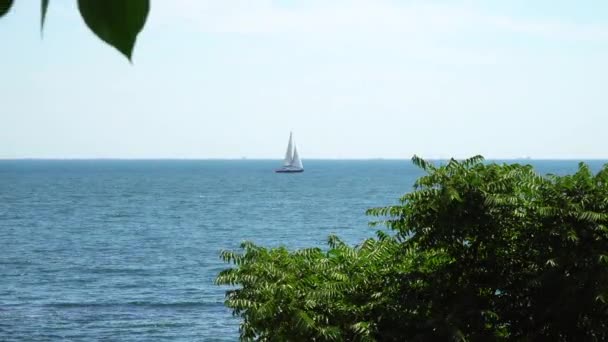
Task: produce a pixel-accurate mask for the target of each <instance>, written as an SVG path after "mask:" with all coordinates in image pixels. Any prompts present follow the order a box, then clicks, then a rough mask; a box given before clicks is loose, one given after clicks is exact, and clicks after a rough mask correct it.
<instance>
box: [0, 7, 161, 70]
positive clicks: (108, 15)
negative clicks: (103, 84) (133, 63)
mask: <svg viewBox="0 0 608 342" xmlns="http://www.w3.org/2000/svg"><path fill="white" fill-rule="evenodd" d="M12 4H13V1H12V0H0V17H2V16H3V15H5V14H6V13H7V12H8V11H9V9H10V7H11V5H12ZM48 6H49V0H41V1H40V31H41V32H42V30H43V28H44V23H45V21H46V13H47V9H48ZM78 10H79V11H80V15H81V16H82V19H84V22H85V23H86V25H87V26H88V27H89V28H90V29H91V31H93V33H95V35H97V37H99V38H100V39H101V40H103V41H104V42H106V43H108V44H110V45H111V46H113V47H115V48H116V49H117V50H118V51H120V52H121V53H122V54H123V55H125V57H127V58H128V59H129V60H131V56H132V54H133V47H134V46H135V42H136V40H137V35H138V34H139V32H141V30H142V29H143V27H144V24H145V23H146V19H147V17H148V12H149V11H150V1H149V0H78Z"/></svg>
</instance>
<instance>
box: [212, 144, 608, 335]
mask: <svg viewBox="0 0 608 342" xmlns="http://www.w3.org/2000/svg"><path fill="white" fill-rule="evenodd" d="M413 162H414V163H415V164H416V165H418V166H419V167H421V168H422V169H424V170H425V171H426V172H427V173H426V175H425V176H423V177H421V178H420V179H418V180H417V181H416V183H415V189H414V191H413V192H410V193H408V194H406V195H405V196H403V197H402V199H401V204H400V205H396V206H391V207H386V208H376V209H370V210H369V211H368V214H369V215H372V216H375V217H378V219H379V220H380V221H377V222H375V224H385V225H387V227H388V228H390V229H391V231H393V232H394V233H393V234H387V233H384V232H382V231H380V232H378V236H377V238H375V239H368V240H366V241H364V242H363V243H362V244H360V245H358V246H354V247H350V246H347V245H346V244H344V243H343V242H342V241H341V240H340V239H338V238H337V237H335V236H332V237H330V239H329V246H328V249H327V250H326V251H324V250H321V249H318V248H312V249H303V250H297V251H288V250H286V249H285V248H271V249H267V248H263V247H260V246H255V245H253V244H251V243H245V244H243V245H242V248H243V252H242V253H234V252H223V253H222V257H223V259H224V260H225V261H226V262H229V263H232V264H233V265H234V267H232V268H230V269H227V270H224V271H222V272H221V273H220V275H219V276H218V277H217V283H218V284H221V285H230V286H232V287H233V288H232V289H231V290H229V291H228V292H227V297H226V305H227V306H228V307H230V308H231V309H232V310H233V312H234V314H235V315H238V316H240V317H242V318H243V321H242V325H241V337H242V339H243V340H260V341H283V340H290V341H308V340H311V341H312V340H314V341H351V340H357V341H358V340H361V341H364V340H370V341H371V340H378V341H404V340H414V341H427V340H461V341H464V340H471V341H497V340H534V341H535V340H548V341H578V340H580V341H603V340H608V304H607V302H608V168H607V167H604V168H603V169H602V170H601V171H600V172H599V173H597V174H595V175H594V174H592V173H591V172H590V170H589V168H588V167H587V166H586V165H584V164H580V166H579V170H578V171H577V172H576V173H574V174H572V175H567V176H555V175H548V176H546V177H542V176H540V175H538V174H536V173H535V172H534V170H533V168H532V167H531V166H526V165H518V164H513V165H508V164H503V165H497V164H485V163H483V158H481V157H479V156H478V157H474V158H471V159H467V160H464V161H456V160H450V161H449V162H447V163H446V164H445V165H441V166H436V165H433V164H431V163H429V162H427V161H424V160H422V159H420V158H417V157H414V158H413Z"/></svg>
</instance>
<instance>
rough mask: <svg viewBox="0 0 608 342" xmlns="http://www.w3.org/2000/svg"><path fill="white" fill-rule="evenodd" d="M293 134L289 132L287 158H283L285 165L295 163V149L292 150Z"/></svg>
mask: <svg viewBox="0 0 608 342" xmlns="http://www.w3.org/2000/svg"><path fill="white" fill-rule="evenodd" d="M292 145H293V142H292V134H291V132H289V143H288V144H287V151H286V152H285V159H283V166H290V165H291V164H292V163H293V154H292V153H293V151H292Z"/></svg>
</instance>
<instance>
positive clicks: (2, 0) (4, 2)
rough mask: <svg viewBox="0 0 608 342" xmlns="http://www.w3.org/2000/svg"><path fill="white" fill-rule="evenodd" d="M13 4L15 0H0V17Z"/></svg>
mask: <svg viewBox="0 0 608 342" xmlns="http://www.w3.org/2000/svg"><path fill="white" fill-rule="evenodd" d="M11 6H13V0H0V17H2V16H3V15H5V14H6V13H8V11H9V10H10V9H11Z"/></svg>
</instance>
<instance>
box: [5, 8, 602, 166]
mask: <svg viewBox="0 0 608 342" xmlns="http://www.w3.org/2000/svg"><path fill="white" fill-rule="evenodd" d="M151 4H152V8H151V12H150V16H149V17H148V22H147V24H146V26H145V28H144V30H143V32H142V33H141V34H140V36H139V39H138V43H137V45H136V47H135V53H134V63H133V65H131V64H130V63H129V62H128V61H127V60H126V59H125V58H124V57H123V56H121V55H120V54H119V53H118V52H116V51H115V50H114V49H113V48H111V47H110V46H108V45H106V44H105V43H103V42H101V41H100V40H99V39H98V38H97V37H95V36H94V35H93V33H92V32H90V31H89V30H88V28H87V27H86V26H85V24H84V22H83V21H82V19H81V18H80V17H79V14H78V10H77V8H76V2H75V1H52V2H51V3H50V5H49V11H48V15H47V25H46V26H45V30H44V38H42V39H41V38H40V32H39V20H40V17H39V15H40V14H39V11H40V8H39V7H40V4H39V2H38V1H16V2H15V4H14V6H13V8H12V10H11V12H10V13H8V14H7V15H6V16H5V17H3V18H1V19H0V41H1V42H2V47H3V49H2V56H1V57H0V58H1V61H2V63H0V75H2V78H1V79H0V94H1V95H0V96H1V97H0V100H1V104H0V106H1V107H0V159H11V158H59V159H73V158H87V159H91V158H92V159H96V158H119V159H131V158H136V159H159V158H170V159H184V158H185V159H224V158H229V159H239V158H241V157H246V158H250V159H260V158H262V159H280V158H282V156H283V154H284V152H285V147H286V144H287V139H288V137H289V132H290V131H293V132H294V138H295V141H296V143H297V146H298V151H299V152H300V154H301V156H302V158H303V159H304V160H305V161H306V159H316V158H323V159H378V158H385V159H395V158H397V159H409V158H410V157H411V156H412V155H414V154H417V155H419V156H421V157H423V158H429V159H438V158H440V159H445V158H449V157H456V158H466V157H469V156H473V155H477V154H481V155H483V156H485V157H486V158H487V159H508V158H522V157H531V158H532V159H539V158H542V159H606V158H608V143H607V142H606V141H607V140H606V139H605V136H606V134H605V131H606V129H607V127H608V101H606V95H605V92H606V91H605V88H606V84H608V67H606V61H607V60H608V21H606V15H607V14H606V13H608V2H606V1H600V0H593V1H586V2H584V3H583V2H574V1H565V0H563V1H551V0H538V1H534V2H533V3H532V2H530V1H526V0H513V1H508V2H507V1H482V0H462V1H440V0H426V1H424V0H413V1H396V0H395V1H391V0H336V1H326V0H325V1H321V0H310V1H289V0H275V1H270V0H259V1H245V0H222V1H210V0H151Z"/></svg>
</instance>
